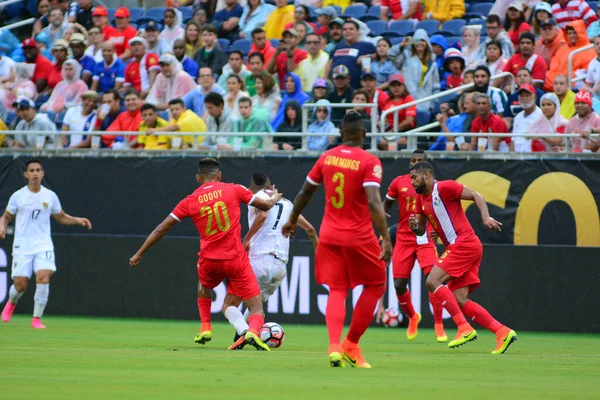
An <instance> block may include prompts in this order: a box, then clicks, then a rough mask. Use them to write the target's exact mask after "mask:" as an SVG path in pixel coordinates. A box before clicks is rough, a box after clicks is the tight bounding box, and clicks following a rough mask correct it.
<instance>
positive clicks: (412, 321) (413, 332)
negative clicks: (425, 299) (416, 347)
mask: <svg viewBox="0 0 600 400" xmlns="http://www.w3.org/2000/svg"><path fill="white" fill-rule="evenodd" d="M421 318H422V317H421V314H419V313H415V315H414V316H413V317H412V318H409V319H408V329H407V330H406V337H407V338H408V340H415V338H416V337H417V335H418V333H419V323H420V322H421Z"/></svg>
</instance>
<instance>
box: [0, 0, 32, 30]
mask: <svg viewBox="0 0 600 400" xmlns="http://www.w3.org/2000/svg"><path fill="white" fill-rule="evenodd" d="M18 1H22V0H18ZM18 1H13V2H12V3H17V2H18ZM12 3H11V4H12ZM4 5H7V4H6V3H0V7H2V6H4ZM34 23H35V18H29V19H25V20H23V21H18V22H15V23H12V24H8V25H5V26H3V27H2V28H1V29H2V30H7V29H15V28H18V27H20V26H24V25H29V24H34Z"/></svg>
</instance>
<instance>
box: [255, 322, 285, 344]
mask: <svg viewBox="0 0 600 400" xmlns="http://www.w3.org/2000/svg"><path fill="white" fill-rule="evenodd" d="M258 336H260V338H261V339H262V341H263V342H265V343H266V344H267V346H269V347H270V348H272V349H275V348H277V347H280V346H281V345H282V344H283V336H284V332H283V328H282V327H281V325H279V324H278V323H276V322H267V323H266V324H264V325H263V327H262V328H261V329H260V331H259V332H258Z"/></svg>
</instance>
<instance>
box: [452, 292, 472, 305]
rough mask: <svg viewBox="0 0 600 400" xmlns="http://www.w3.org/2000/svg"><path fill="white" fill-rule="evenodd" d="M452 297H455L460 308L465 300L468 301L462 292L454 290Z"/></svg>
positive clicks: (465, 302)
mask: <svg viewBox="0 0 600 400" xmlns="http://www.w3.org/2000/svg"><path fill="white" fill-rule="evenodd" d="M454 298H455V299H456V302H457V303H458V305H459V306H460V308H463V307H464V306H465V304H467V301H469V298H468V297H467V296H465V295H464V294H462V293H457V292H454Z"/></svg>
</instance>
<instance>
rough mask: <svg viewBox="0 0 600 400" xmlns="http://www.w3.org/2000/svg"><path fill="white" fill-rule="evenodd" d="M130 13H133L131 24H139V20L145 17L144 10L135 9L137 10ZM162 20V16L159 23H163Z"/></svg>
mask: <svg viewBox="0 0 600 400" xmlns="http://www.w3.org/2000/svg"><path fill="white" fill-rule="evenodd" d="M129 12H130V13H131V22H137V20H138V19H140V18H142V17H143V16H144V9H143V8H138V7H135V8H132V9H130V10H129ZM162 20H163V17H162V15H161V16H160V19H159V21H162Z"/></svg>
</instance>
